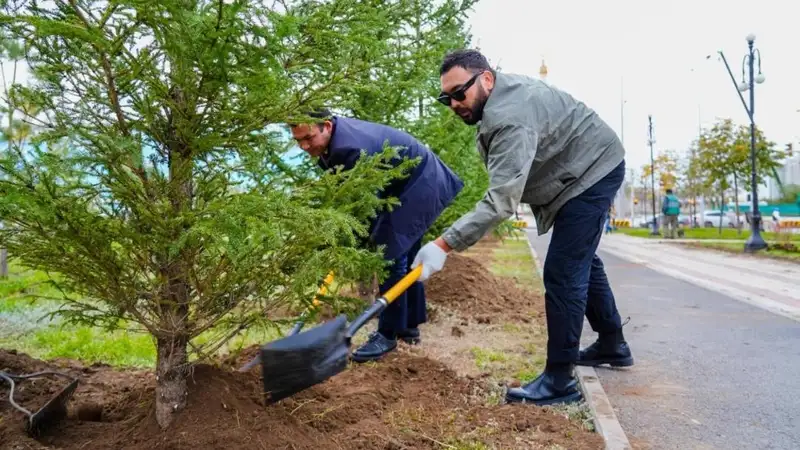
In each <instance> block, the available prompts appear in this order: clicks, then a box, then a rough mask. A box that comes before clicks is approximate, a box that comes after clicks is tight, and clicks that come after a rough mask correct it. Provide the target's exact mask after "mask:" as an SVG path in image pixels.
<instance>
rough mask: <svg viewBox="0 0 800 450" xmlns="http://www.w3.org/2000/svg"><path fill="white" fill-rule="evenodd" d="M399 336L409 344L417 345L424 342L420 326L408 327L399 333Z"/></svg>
mask: <svg viewBox="0 0 800 450" xmlns="http://www.w3.org/2000/svg"><path fill="white" fill-rule="evenodd" d="M397 337H398V338H399V339H400V340H401V341H403V342H405V343H406V344H409V345H416V344H419V343H420V342H422V339H421V338H420V337H419V328H406V329H405V330H403V331H401V332H399V333H397Z"/></svg>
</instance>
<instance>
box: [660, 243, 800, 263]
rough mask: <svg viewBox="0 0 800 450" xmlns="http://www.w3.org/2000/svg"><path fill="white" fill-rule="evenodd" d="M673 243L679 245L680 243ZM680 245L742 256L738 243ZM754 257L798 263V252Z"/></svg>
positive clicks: (783, 251) (799, 254) (765, 252)
mask: <svg viewBox="0 0 800 450" xmlns="http://www.w3.org/2000/svg"><path fill="white" fill-rule="evenodd" d="M675 242H676V243H680V241H675ZM681 245H684V246H687V247H693V248H703V249H711V250H719V251H723V252H727V253H738V254H744V248H743V247H742V244H741V243H740V242H684V243H682V244H681ZM755 256H757V257H763V258H770V259H779V260H784V261H790V262H795V263H800V252H789V251H786V250H766V251H762V252H758V253H756V254H755Z"/></svg>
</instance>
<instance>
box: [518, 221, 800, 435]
mask: <svg viewBox="0 0 800 450" xmlns="http://www.w3.org/2000/svg"><path fill="white" fill-rule="evenodd" d="M528 235H529V238H530V239H531V241H532V243H533V246H534V248H535V249H536V252H537V253H538V256H539V258H540V260H541V261H543V260H544V256H545V254H546V251H547V244H548V243H549V235H545V236H541V237H539V236H537V233H536V231H530V232H529V233H528ZM602 247H603V244H602V242H601V249H600V251H599V254H600V257H601V258H602V259H603V261H604V262H605V266H606V270H607V272H608V275H609V278H610V280H611V282H612V286H613V288H614V292H615V295H616V298H617V304H618V306H619V309H620V313H621V315H622V317H623V320H624V319H625V318H626V317H628V316H630V318H631V320H630V322H629V323H628V324H627V325H626V326H625V328H624V331H625V335H626V339H627V341H628V343H629V344H630V346H631V349H632V350H633V355H634V358H635V361H636V365H635V366H634V367H632V368H630V369H625V370H612V369H608V368H598V369H597V374H598V377H599V378H600V381H601V383H602V385H603V387H604V389H605V391H606V393H607V394H608V396H609V399H610V401H611V404H612V405H613V406H614V409H615V413H616V414H617V418H618V419H619V421H620V423H621V425H622V428H623V429H624V430H625V432H626V433H627V434H628V437H629V438H630V440H631V443H632V444H634V445H635V446H637V447H639V448H652V449H681V450H684V449H800V376H798V370H800V322H797V321H794V320H792V319H789V318H786V317H783V316H780V315H777V314H774V313H772V312H768V311H766V310H764V309H762V308H757V307H755V306H751V305H750V304H747V303H744V302H742V301H739V300H735V299H734V298H731V297H729V296H726V295H723V294H720V293H717V292H714V291H712V290H709V289H706V288H703V287H700V286H697V285H695V284H691V283H688V282H686V281H681V280H679V279H676V278H673V277H671V276H668V275H665V274H662V273H659V272H656V271H654V270H651V269H648V268H646V267H644V266H643V265H642V264H638V263H635V262H631V260H628V259H623V258H621V257H618V256H614V255H611V254H609V253H608V252H604V251H603V250H602ZM617 254H619V253H617ZM631 259H632V260H633V261H636V258H631ZM734 270H735V269H731V271H732V272H731V273H730V276H733V277H735V276H736V274H735V272H734ZM736 270H740V269H736ZM798 286H800V280H798ZM595 337H596V334H595V333H594V332H593V331H591V328H590V327H589V326H588V323H585V327H584V333H583V339H582V341H583V343H584V345H588V344H589V343H591V342H592V341H593V340H594V339H595Z"/></svg>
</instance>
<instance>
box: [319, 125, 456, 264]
mask: <svg viewBox="0 0 800 450" xmlns="http://www.w3.org/2000/svg"><path fill="white" fill-rule="evenodd" d="M333 126H334V127H333V132H332V133H333V136H332V137H331V142H330V144H329V145H328V151H327V152H326V153H325V154H324V155H323V156H322V157H321V158H320V159H319V161H318V163H317V164H318V165H319V166H320V167H321V168H323V169H326V170H327V169H330V168H333V167H336V166H339V165H341V166H343V170H349V169H352V168H353V166H355V164H356V161H357V160H358V158H359V157H360V156H361V151H362V150H364V151H365V152H366V153H367V154H368V155H373V154H376V153H382V152H383V150H384V145H385V143H388V145H389V146H392V147H401V148H400V149H399V153H400V157H401V158H403V157H408V158H410V159H413V158H416V157H420V159H421V160H420V162H419V164H417V165H416V166H415V167H414V168H413V171H412V172H411V174H410V176H408V177H407V178H404V179H402V180H399V181H395V182H394V183H392V184H390V185H389V186H387V187H386V188H384V191H383V193H382V196H383V197H395V198H397V199H398V200H399V201H400V205H397V206H395V207H394V209H393V210H392V211H381V212H380V213H379V214H378V216H377V217H376V218H375V220H374V221H373V223H372V225H371V228H370V229H371V233H370V241H371V242H372V243H374V244H375V245H384V246H385V248H384V258H386V259H389V260H391V259H396V258H397V257H399V256H402V255H403V254H405V253H407V252H408V251H409V249H410V248H411V246H412V245H414V244H415V243H416V242H417V241H418V240H419V239H421V238H422V236H424V235H425V233H426V232H427V230H428V228H430V227H431V225H433V223H434V222H435V221H436V219H437V218H438V217H439V214H441V213H442V211H444V209H445V208H446V207H447V206H449V205H450V203H452V202H453V199H455V197H456V195H458V193H459V192H460V191H461V189H462V188H463V187H464V183H463V182H462V181H461V179H459V178H458V176H457V175H456V174H455V173H454V172H453V171H452V170H450V168H449V167H447V166H446V165H445V164H444V163H443V162H442V161H441V160H440V159H439V158H438V157H437V156H436V155H435V154H434V153H433V152H432V151H430V150H429V149H428V148H427V147H425V145H423V144H422V143H421V142H419V141H418V140H416V139H415V138H414V137H412V136H411V135H409V134H408V133H405V132H403V131H400V130H396V129H394V128H391V127H388V126H386V125H380V124H377V123H372V122H366V121H363V120H358V119H353V118H349V117H334V118H333ZM387 141H388V142H387Z"/></svg>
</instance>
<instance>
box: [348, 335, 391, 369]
mask: <svg viewBox="0 0 800 450" xmlns="http://www.w3.org/2000/svg"><path fill="white" fill-rule="evenodd" d="M396 348H397V339H389V338H387V337H386V336H384V335H383V334H381V333H379V332H377V331H376V332H374V333H372V334H371V335H370V336H369V339H368V340H367V342H365V343H364V345H362V346H361V347H359V348H358V349H357V350H356V351H354V352H353V356H352V359H353V361H355V362H367V361H377V360H379V359H381V358H383V356H384V355H386V354H387V353H389V352H391V351H392V350H394V349H396Z"/></svg>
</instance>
